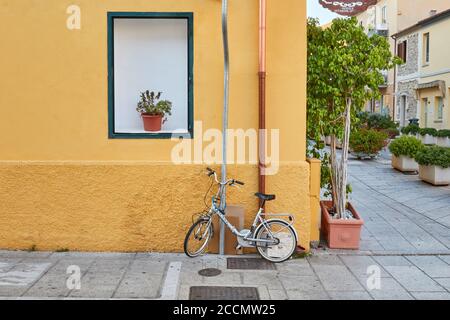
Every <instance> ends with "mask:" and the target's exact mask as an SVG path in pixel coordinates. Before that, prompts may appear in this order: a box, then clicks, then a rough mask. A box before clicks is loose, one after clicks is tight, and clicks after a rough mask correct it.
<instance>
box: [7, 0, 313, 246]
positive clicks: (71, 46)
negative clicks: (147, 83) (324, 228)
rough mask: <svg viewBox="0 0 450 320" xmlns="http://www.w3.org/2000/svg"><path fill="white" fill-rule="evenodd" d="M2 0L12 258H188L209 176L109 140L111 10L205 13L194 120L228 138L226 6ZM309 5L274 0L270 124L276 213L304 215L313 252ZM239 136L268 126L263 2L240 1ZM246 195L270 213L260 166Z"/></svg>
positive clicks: (234, 88)
mask: <svg viewBox="0 0 450 320" xmlns="http://www.w3.org/2000/svg"><path fill="white" fill-rule="evenodd" d="M71 4H73V2H72V1H66V0H46V1H34V0H23V1H16V0H0V12H1V16H2V19H0V36H1V39H2V40H1V41H2V50H1V52H0V70H2V77H0V88H2V94H1V95H0V150H1V153H0V181H1V182H0V203H1V209H0V248H7V249H13V248H19V249H25V248H29V247H30V246H32V245H36V246H37V248H38V249H41V250H44V249H45V250H54V249H58V248H68V249H70V250H86V251H106V250H109V251H144V250H152V251H175V252H176V251H181V250H182V240H183V238H184V233H185V232H186V230H187V229H188V228H189V224H190V223H191V216H192V214H193V213H196V212H198V211H200V210H201V209H202V208H203V193H204V192H205V191H206V188H207V186H208V184H207V179H206V177H205V176H203V175H202V169H204V165H182V166H175V165H174V164H172V162H171V161H170V155H171V150H172V148H173V146H174V145H175V142H172V141H170V140H110V139H108V134H107V133H108V128H107V123H108V121H107V119H108V112H107V103H108V97H107V94H108V90H107V89H108V88H107V29H106V27H107V21H106V13H107V12H108V11H148V12H152V11H189V12H194V52H195V57H194V88H195V90H194V99H195V103H194V118H195V120H196V121H203V127H204V129H208V128H221V107H222V97H223V93H222V90H223V88H222V86H223V74H222V73H223V61H222V60H223V57H222V42H221V29H220V9H221V2H220V1H218V0H185V1H178V0H109V1H94V0H79V1H77V3H76V4H77V5H79V6H80V8H81V17H82V24H81V27H82V28H81V30H74V31H70V30H68V29H67V28H66V19H67V17H68V15H67V14H66V9H67V7H68V6H69V5H71ZM305 18H306V4H305V1H298V0H284V1H276V0H268V22H267V24H268V48H267V59H268V63H267V65H268V78H267V117H268V127H269V128H277V129H280V160H281V169H280V172H279V173H278V174H277V175H275V176H271V177H268V182H267V191H268V192H273V193H276V194H277V201H276V202H274V203H271V204H270V205H269V206H268V209H269V210H270V211H282V212H291V213H294V214H295V215H296V217H297V218H298V219H297V225H296V226H297V229H298V230H299V234H300V238H301V239H300V240H301V244H302V245H303V246H305V247H307V248H308V247H309V240H310V220H311V217H310V200H309V199H310V198H309V180H310V174H309V172H310V171H309V164H308V163H307V162H306V159H305V123H306V121H305V117H306V110H305V108H306V107H305V104H306V103H305V102H306V100H305V99H306V89H305V88H306V36H305V34H306V30H305V28H306V26H305ZM229 23H230V45H231V59H232V60H231V61H232V64H231V88H230V89H231V96H230V127H231V128H244V129H248V128H256V127H257V125H258V81H257V72H258V1H257V0H248V1H238V0H231V1H230V20H229ZM230 176H232V177H236V178H239V179H240V180H244V181H245V182H246V183H247V184H246V186H245V188H244V189H243V190H241V191H237V190H234V189H232V190H231V191H230V192H231V193H230V202H231V203H242V204H244V205H245V207H246V209H247V213H248V219H247V222H248V221H249V220H250V218H251V212H254V211H255V210H256V207H257V201H256V200H255V198H254V197H253V193H254V192H255V191H256V190H257V168H256V166H253V165H240V166H231V168H230Z"/></svg>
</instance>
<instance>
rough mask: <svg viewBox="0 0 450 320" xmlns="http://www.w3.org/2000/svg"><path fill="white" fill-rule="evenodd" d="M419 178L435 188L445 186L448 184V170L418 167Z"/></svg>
mask: <svg viewBox="0 0 450 320" xmlns="http://www.w3.org/2000/svg"><path fill="white" fill-rule="evenodd" d="M419 177H420V179H422V180H423V181H426V182H428V183H431V184H433V185H435V186H447V185H449V184H450V168H447V169H444V168H442V167H438V166H419Z"/></svg>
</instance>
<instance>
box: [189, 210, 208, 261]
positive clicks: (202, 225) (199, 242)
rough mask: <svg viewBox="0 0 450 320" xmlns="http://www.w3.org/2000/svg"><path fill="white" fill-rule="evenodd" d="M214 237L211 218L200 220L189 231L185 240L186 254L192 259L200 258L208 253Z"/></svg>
mask: <svg viewBox="0 0 450 320" xmlns="http://www.w3.org/2000/svg"><path fill="white" fill-rule="evenodd" d="M211 236H212V222H211V219H210V218H200V219H199V220H197V221H196V222H195V223H194V224H193V225H192V226H191V228H190V229H189V231H188V233H187V234H186V238H185V239H184V253H185V254H186V255H187V256H188V257H191V258H195V257H198V256H200V255H201V254H203V253H204V252H205V251H206V248H207V247H208V243H209V240H211Z"/></svg>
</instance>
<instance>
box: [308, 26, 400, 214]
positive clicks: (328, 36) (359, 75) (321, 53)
mask: <svg viewBox="0 0 450 320" xmlns="http://www.w3.org/2000/svg"><path fill="white" fill-rule="evenodd" d="M395 64H400V59H399V58H397V57H395V58H394V57H393V56H392V54H391V51H390V47H389V43H388V42H387V40H386V39H385V38H383V37H381V36H378V35H374V36H371V37H369V36H368V35H367V34H366V33H365V31H364V29H363V27H361V26H359V25H358V21H357V20H356V19H355V18H351V19H335V20H333V23H332V25H331V26H330V27H329V28H326V29H323V28H321V27H320V26H319V24H318V21H317V20H315V19H309V20H308V132H307V134H308V139H310V140H312V141H314V143H313V146H312V147H311V148H310V149H309V151H310V153H312V154H313V155H314V154H315V153H317V150H318V149H321V148H322V147H323V143H322V142H321V140H322V137H324V136H330V137H331V147H330V148H331V152H330V155H329V156H328V155H325V156H323V157H322V159H324V160H325V161H324V162H325V164H327V165H328V167H329V170H328V172H329V180H328V181H327V182H324V184H329V185H330V187H331V195H332V199H333V203H334V206H335V208H334V209H335V210H336V213H337V214H338V216H339V217H340V218H342V219H344V218H345V210H346V207H347V191H348V178H347V177H348V172H347V167H348V166H347V162H348V150H349V138H350V134H351V132H352V131H354V130H355V128H356V127H357V121H358V118H357V115H358V113H359V112H361V110H362V109H363V107H364V104H365V103H366V102H367V101H368V100H370V99H372V98H378V97H379V95H380V93H379V86H380V85H381V84H383V83H384V78H383V75H382V73H381V71H382V70H388V69H391V68H393V67H394V65H395ZM338 140H339V141H341V142H342V156H341V157H340V159H338V157H337V152H336V143H337V141H338ZM321 154H322V155H323V153H321Z"/></svg>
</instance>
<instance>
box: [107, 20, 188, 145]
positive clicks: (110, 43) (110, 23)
mask: <svg viewBox="0 0 450 320" xmlns="http://www.w3.org/2000/svg"><path fill="white" fill-rule="evenodd" d="M116 19H185V20H187V25H188V34H187V42H188V66H187V67H188V79H187V81H188V132H189V133H173V134H172V133H116V132H115V120H114V110H115V101H114V95H115V91H114V90H115V87H114V21H115V20H116ZM108 133H109V135H108V136H109V139H171V138H173V137H183V138H186V139H193V138H194V13H192V12H108Z"/></svg>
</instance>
